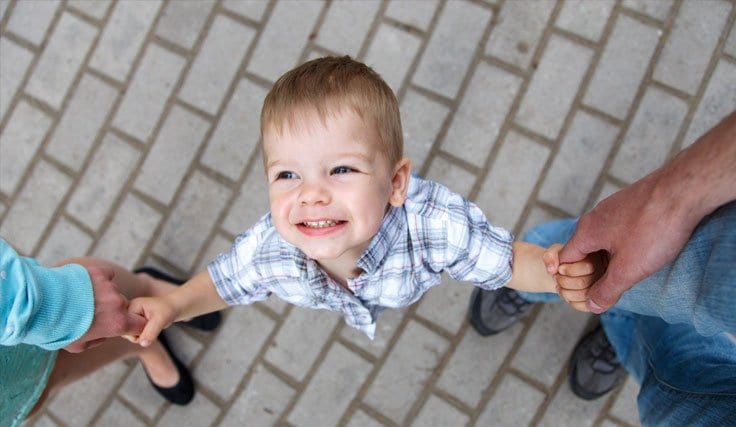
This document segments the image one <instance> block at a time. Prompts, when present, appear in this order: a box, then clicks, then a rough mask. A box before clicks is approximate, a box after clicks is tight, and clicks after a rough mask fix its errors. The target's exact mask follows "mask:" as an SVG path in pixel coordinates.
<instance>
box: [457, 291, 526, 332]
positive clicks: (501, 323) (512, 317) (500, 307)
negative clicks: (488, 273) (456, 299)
mask: <svg viewBox="0 0 736 427" xmlns="http://www.w3.org/2000/svg"><path fill="white" fill-rule="evenodd" d="M531 306H532V303H531V302H529V301H527V300H525V299H524V298H522V297H521V296H520V295H519V294H517V293H516V291H514V290H513V289H511V288H506V287H503V288H498V289H496V290H493V291H486V290H484V289H480V288H475V291H474V292H473V296H471V297H470V324H471V325H473V328H475V330H476V331H478V333H479V334H481V335H483V336H488V335H493V334H497V333H499V332H501V331H503V330H504V329H506V328H508V327H509V326H511V325H513V324H514V323H516V321H517V320H519V319H520V318H521V316H522V314H524V313H525V312H527V311H528V310H529V307H531Z"/></svg>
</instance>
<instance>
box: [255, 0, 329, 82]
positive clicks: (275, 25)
mask: <svg viewBox="0 0 736 427" xmlns="http://www.w3.org/2000/svg"><path fill="white" fill-rule="evenodd" d="M323 5H324V3H323V2H322V1H300V2H278V3H276V6H275V7H274V8H273V11H272V13H271V17H270V18H269V20H268V25H267V26H266V28H265V29H264V30H263V32H262V33H261V37H260V40H259V42H258V46H257V47H256V50H255V52H254V53H253V57H252V58H251V61H250V64H249V65H248V71H250V72H252V73H255V74H258V75H259V76H261V77H263V78H265V79H268V80H270V81H276V79H277V78H278V77H279V76H281V74H283V73H284V72H285V71H286V70H288V69H290V68H291V67H293V66H294V65H296V63H297V61H298V60H299V57H300V55H301V54H302V51H303V50H304V47H305V46H306V40H307V39H308V37H309V34H310V33H311V31H312V30H313V29H314V24H315V22H316V21H317V18H318V16H319V13H320V11H321V10H322V7H323Z"/></svg>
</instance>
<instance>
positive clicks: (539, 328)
mask: <svg viewBox="0 0 736 427" xmlns="http://www.w3.org/2000/svg"><path fill="white" fill-rule="evenodd" d="M588 317H589V315H588V314H585V313H582V312H579V311H575V310H574V309H572V308H571V307H568V306H567V304H565V303H549V304H545V305H544V306H543V307H542V311H541V312H540V313H539V316H537V319H536V320H535V322H534V324H533V325H532V327H531V329H530V330H529V332H528V333H527V335H526V337H524V342H523V343H522V345H521V347H520V348H519V350H518V351H517V353H516V357H514V359H513V361H512V365H513V367H515V368H516V369H519V370H521V371H522V372H524V373H526V374H528V375H530V376H531V377H533V378H535V379H536V380H537V381H539V382H541V383H542V384H545V385H546V386H548V387H549V386H551V385H552V384H553V383H554V382H555V379H556V378H557V375H558V374H559V370H560V369H562V367H563V366H565V363H567V360H568V358H569V357H570V354H571V351H572V349H573V347H574V346H575V344H576V343H577V341H578V339H579V338H580V334H581V333H582V332H583V328H584V327H585V322H586V320H587V319H588ZM541 348H543V349H544V351H539V349H541ZM560 425H566V424H560Z"/></svg>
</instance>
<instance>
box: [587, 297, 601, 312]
mask: <svg viewBox="0 0 736 427" xmlns="http://www.w3.org/2000/svg"><path fill="white" fill-rule="evenodd" d="M588 308H589V309H590V311H591V312H593V313H595V314H601V313H603V311H604V310H603V307H601V306H599V305H598V304H596V303H595V301H593V300H592V299H589V300H588Z"/></svg>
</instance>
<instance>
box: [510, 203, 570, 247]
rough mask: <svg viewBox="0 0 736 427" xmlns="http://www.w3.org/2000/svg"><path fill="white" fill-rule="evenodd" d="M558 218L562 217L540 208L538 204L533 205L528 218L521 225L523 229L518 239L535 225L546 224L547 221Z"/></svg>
mask: <svg viewBox="0 0 736 427" xmlns="http://www.w3.org/2000/svg"><path fill="white" fill-rule="evenodd" d="M557 219H561V218H560V217H559V216H557V215H554V214H553V213H551V212H550V211H548V210H545V209H542V208H539V207H537V206H532V209H531V211H530V212H529V216H528V217H527V218H526V222H525V223H524V226H523V227H521V231H520V232H519V234H518V236H517V239H519V240H521V239H522V238H523V236H524V233H526V232H527V231H529V230H530V229H531V228H532V227H534V226H535V225H538V224H544V223H545V222H550V221H554V220H557Z"/></svg>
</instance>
